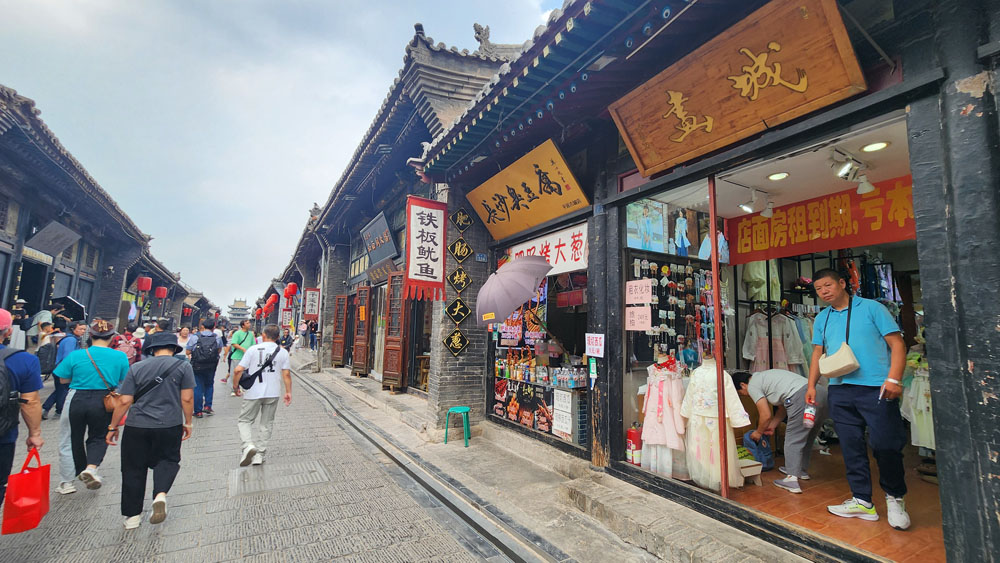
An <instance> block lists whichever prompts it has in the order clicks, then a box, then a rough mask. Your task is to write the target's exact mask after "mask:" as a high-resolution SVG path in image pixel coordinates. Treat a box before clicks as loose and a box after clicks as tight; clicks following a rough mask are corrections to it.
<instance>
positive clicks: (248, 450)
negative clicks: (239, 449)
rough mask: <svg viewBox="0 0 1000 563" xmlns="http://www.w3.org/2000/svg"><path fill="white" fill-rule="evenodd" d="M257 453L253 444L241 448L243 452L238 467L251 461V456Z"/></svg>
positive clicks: (244, 465)
mask: <svg viewBox="0 0 1000 563" xmlns="http://www.w3.org/2000/svg"><path fill="white" fill-rule="evenodd" d="M255 455H257V448H255V447H254V445H253V444H250V445H249V446H247V447H245V448H243V454H242V455H241V456H240V467H246V466H248V465H250V462H252V461H253V456H255Z"/></svg>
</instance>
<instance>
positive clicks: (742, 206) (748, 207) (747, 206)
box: [740, 201, 753, 213]
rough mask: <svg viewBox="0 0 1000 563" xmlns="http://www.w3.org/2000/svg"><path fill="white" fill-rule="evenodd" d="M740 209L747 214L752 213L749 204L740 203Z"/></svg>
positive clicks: (751, 207)
mask: <svg viewBox="0 0 1000 563" xmlns="http://www.w3.org/2000/svg"><path fill="white" fill-rule="evenodd" d="M740 209H742V210H743V211H746V212H747V213H753V204H752V203H751V202H749V201H748V202H746V203H741V204H740Z"/></svg>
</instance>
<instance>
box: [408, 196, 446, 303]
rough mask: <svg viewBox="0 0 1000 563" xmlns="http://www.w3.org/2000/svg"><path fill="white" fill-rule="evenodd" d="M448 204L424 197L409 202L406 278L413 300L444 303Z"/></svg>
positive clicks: (414, 198)
mask: <svg viewBox="0 0 1000 563" xmlns="http://www.w3.org/2000/svg"><path fill="white" fill-rule="evenodd" d="M447 214H448V204H447V203H445V202H443V201H434V200H430V199H424V198H422V197H416V196H412V195H411V196H407V198H406V278H405V280H404V286H403V295H404V296H405V297H407V298H410V299H432V300H434V299H444V278H445V255H446V252H447V250H446V249H447V244H446V241H445V235H446V232H447V231H446V229H447V227H448V225H447V221H448V217H447Z"/></svg>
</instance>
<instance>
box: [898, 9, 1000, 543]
mask: <svg viewBox="0 0 1000 563" xmlns="http://www.w3.org/2000/svg"><path fill="white" fill-rule="evenodd" d="M994 5H995V4H994ZM984 8H985V7H984V4H983V3H982V2H978V1H976V0H943V1H942V2H939V3H937V5H936V6H935V7H934V8H933V10H934V12H933V17H934V19H935V22H936V26H935V32H934V38H933V43H934V51H935V53H934V54H935V55H936V58H937V60H938V64H941V65H942V66H943V67H944V68H945V69H946V72H947V79H946V80H945V82H944V84H943V86H942V89H941V92H940V93H939V94H938V95H937V96H932V97H929V98H925V99H922V100H919V101H917V102H914V103H913V104H911V106H910V108H909V112H908V117H907V126H908V130H909V132H910V141H909V145H910V154H911V166H912V172H913V203H914V215H915V219H916V230H917V248H918V255H919V258H920V270H921V271H920V275H921V281H922V284H921V285H922V287H923V291H924V299H923V301H924V303H925V310H926V317H927V352H928V357H930V358H933V361H932V362H931V364H930V370H931V376H930V384H931V389H932V391H933V396H934V427H935V433H936V435H937V444H938V450H937V465H938V473H939V479H940V487H941V500H942V510H943V518H944V536H945V544H946V545H947V546H948V555H949V559H950V560H955V561H985V560H989V559H990V558H991V557H992V555H991V554H995V553H997V551H998V550H1000V521H998V520H997V518H996V514H997V513H998V512H1000V480H997V479H995V478H993V476H995V475H998V474H1000V459H998V458H997V453H996V450H997V444H998V443H1000V424H998V422H1000V408H998V407H1000V399H998V396H1000V382H998V372H1000V341H998V339H997V338H996V337H995V335H996V334H997V319H998V318H1000V256H998V255H997V254H996V252H995V251H993V250H991V249H995V247H996V243H997V241H998V240H1000V224H998V221H997V216H998V214H1000V195H998V192H1000V190H998V188H1000V186H998V175H997V160H998V147H997V133H998V131H997V121H996V119H995V115H996V106H995V99H994V98H993V96H992V95H991V94H990V93H989V91H988V88H987V87H986V86H987V84H988V82H989V80H990V77H989V73H988V72H987V71H986V70H985V69H984V68H983V66H982V64H981V62H980V61H979V60H977V49H978V47H979V42H980V39H981V37H982V36H984V34H980V33H977V32H976V31H975V29H976V28H977V27H980V26H984V25H985V23H983V22H988V21H990V20H991V19H992V20H995V19H996V18H997V17H998V14H996V13H994V14H992V17H989V16H988V15H987V14H983V13H982V10H983V9H984ZM985 9H988V8H985ZM993 9H994V10H995V9H996V8H993ZM984 31H985V30H984ZM994 39H996V38H994Z"/></svg>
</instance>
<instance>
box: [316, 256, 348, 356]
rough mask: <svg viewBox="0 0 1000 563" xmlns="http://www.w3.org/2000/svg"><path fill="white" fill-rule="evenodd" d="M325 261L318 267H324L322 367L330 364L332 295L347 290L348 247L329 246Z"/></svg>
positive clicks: (321, 302) (321, 304)
mask: <svg viewBox="0 0 1000 563" xmlns="http://www.w3.org/2000/svg"><path fill="white" fill-rule="evenodd" d="M326 257H327V259H326V263H325V264H322V263H321V264H320V268H325V271H324V272H323V284H322V287H321V288H320V323H321V325H322V326H320V331H321V332H322V334H321V339H320V343H319V346H320V348H319V356H318V358H319V361H318V362H317V363H318V367H319V368H321V369H322V368H324V367H327V366H329V365H330V352H331V348H330V345H331V342H332V341H333V304H334V301H335V300H334V297H335V296H337V295H340V294H343V293H346V292H347V285H346V284H345V283H344V282H346V281H347V273H348V271H349V266H350V248H349V247H348V246H347V245H343V244H338V245H334V246H331V247H330V248H329V249H328V250H327V252H326Z"/></svg>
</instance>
